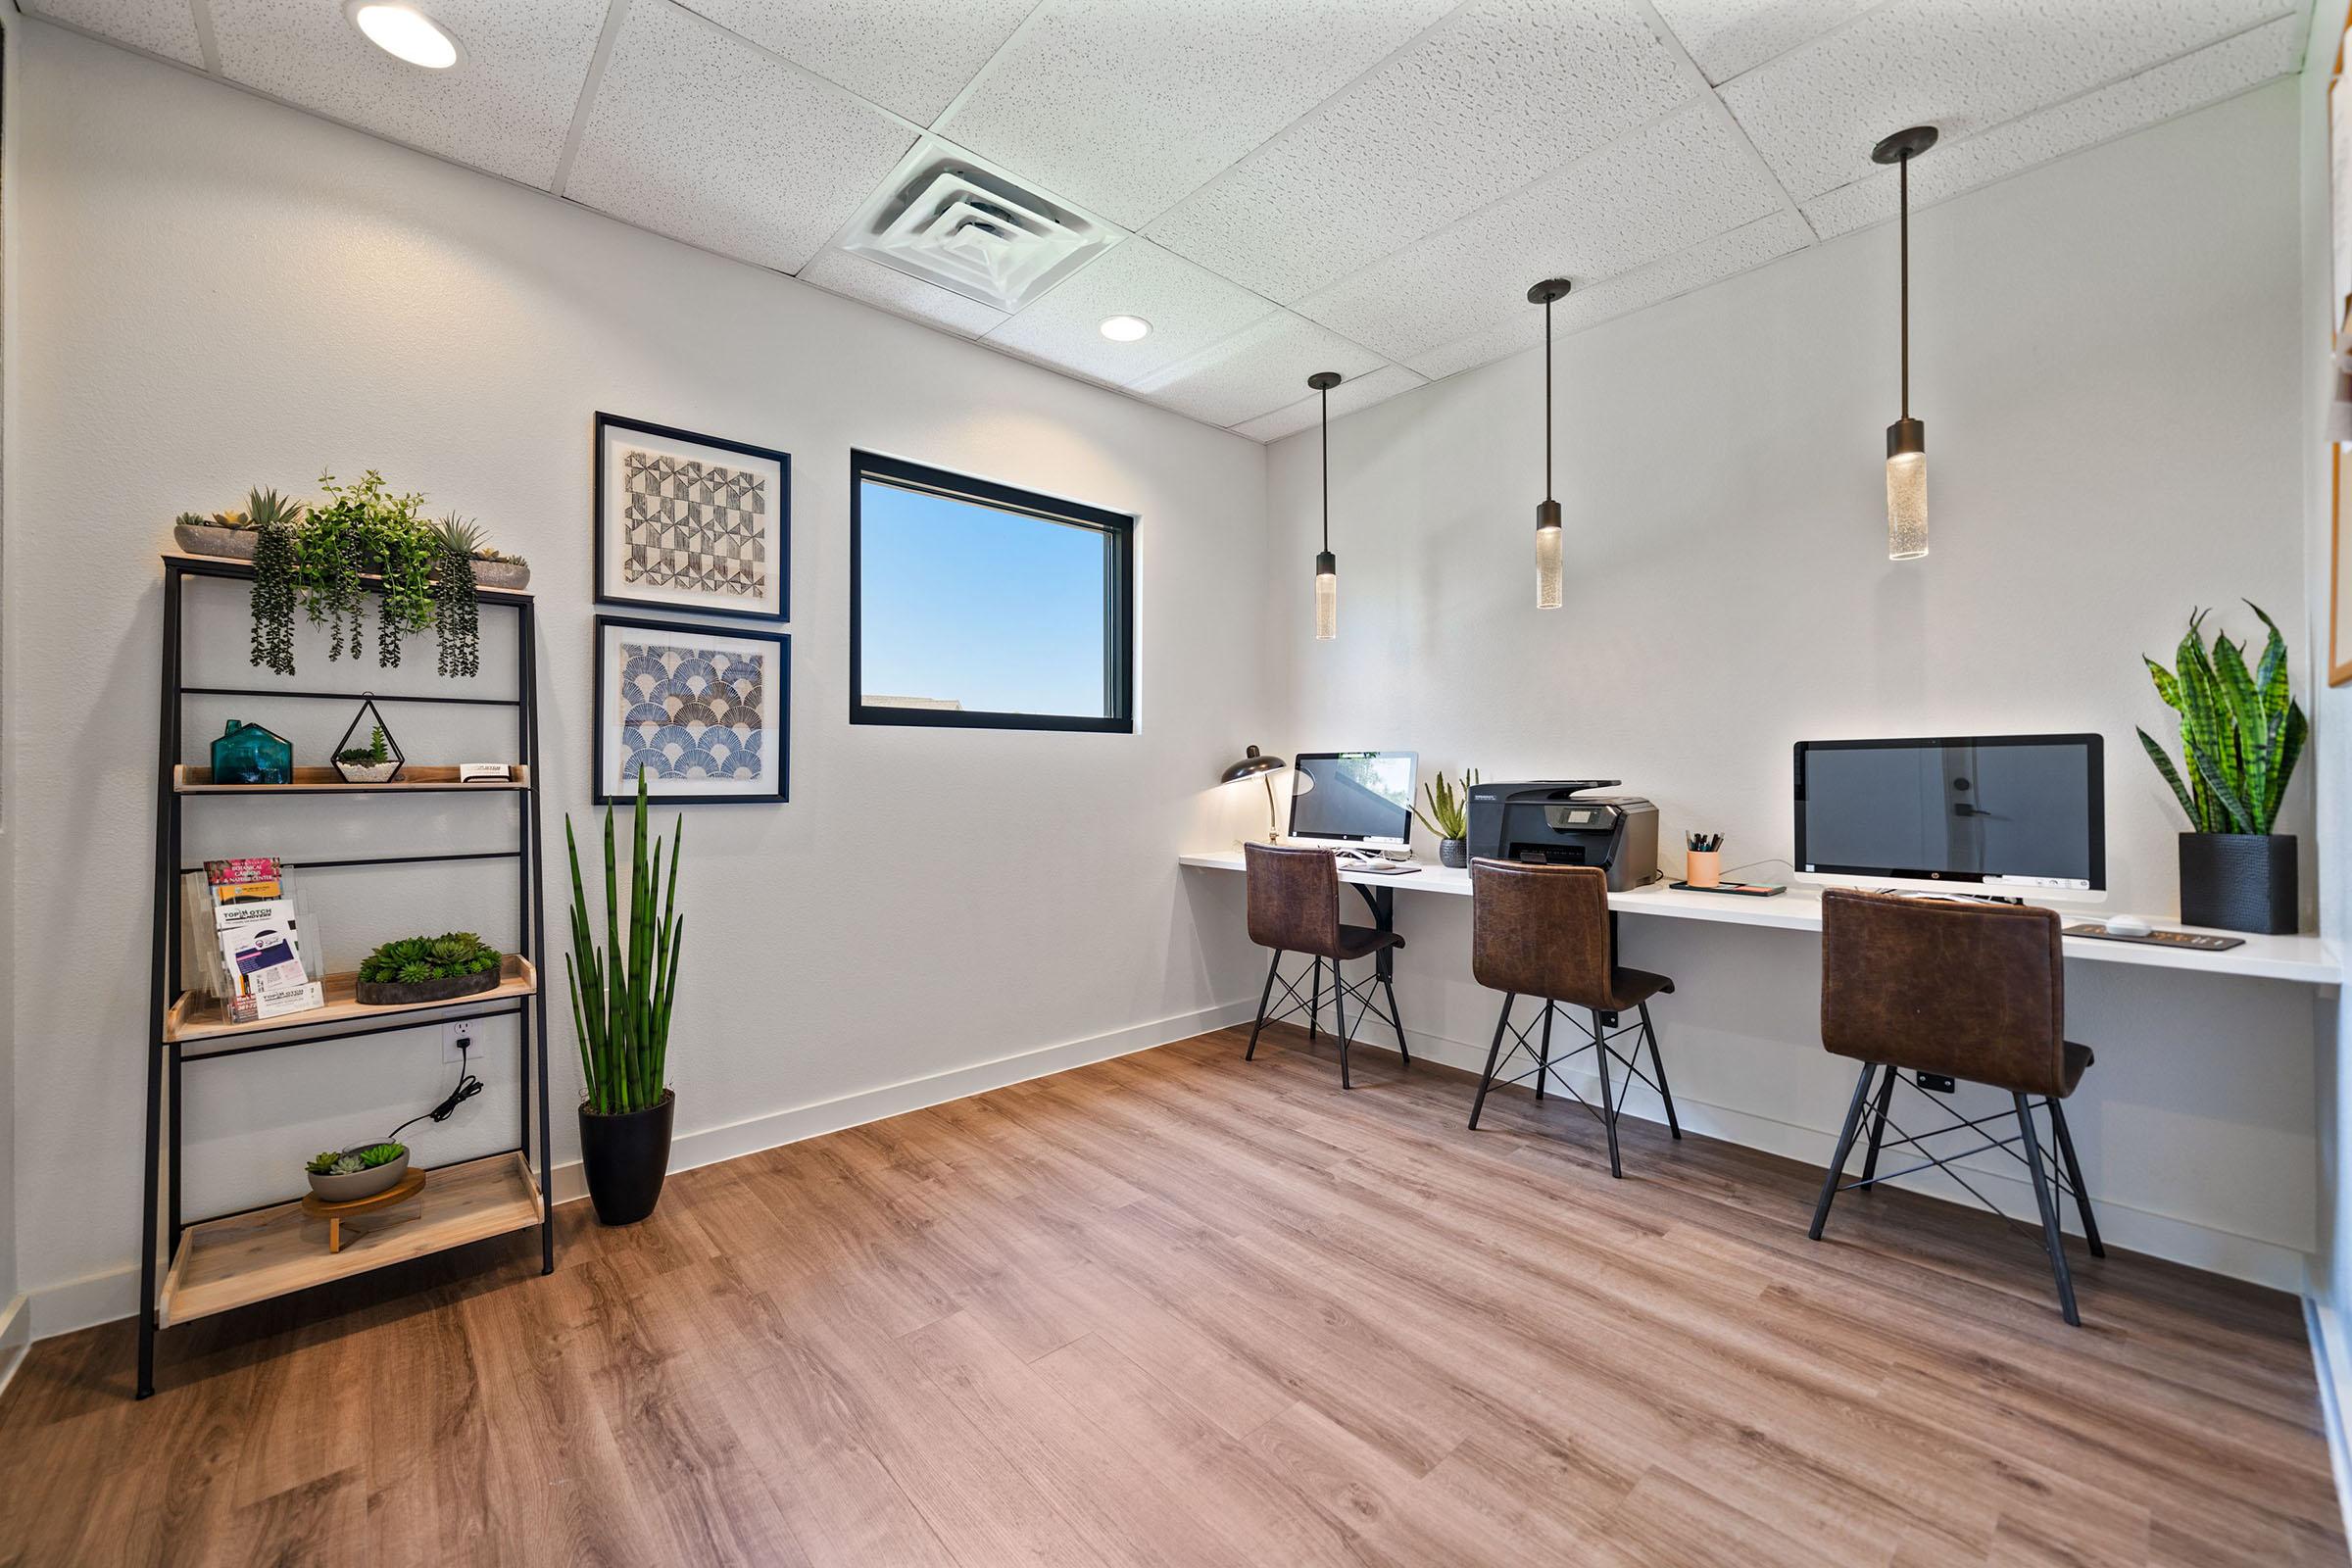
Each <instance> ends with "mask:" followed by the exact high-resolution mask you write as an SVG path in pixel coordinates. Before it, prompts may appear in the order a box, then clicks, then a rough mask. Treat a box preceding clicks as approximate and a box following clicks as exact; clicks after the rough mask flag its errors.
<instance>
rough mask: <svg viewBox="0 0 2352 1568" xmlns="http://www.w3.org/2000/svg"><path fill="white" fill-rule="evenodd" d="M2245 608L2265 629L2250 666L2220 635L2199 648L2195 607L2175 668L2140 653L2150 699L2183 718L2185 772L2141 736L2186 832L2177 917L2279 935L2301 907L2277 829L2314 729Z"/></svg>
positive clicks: (2291, 845) (2288, 845) (2275, 652)
mask: <svg viewBox="0 0 2352 1568" xmlns="http://www.w3.org/2000/svg"><path fill="white" fill-rule="evenodd" d="M2246 608H2247V609H2249V610H2251V611H2253V612H2254V613H2255V614H2256V615H2257V616H2259V617H2260V618H2261V621H2262V623H2263V625H2264V626H2266V627H2268V628H2269V629H2270V640H2269V642H2268V643H2267V644H2266V645H2265V646H2264V648H2263V650H2262V658H2261V659H2260V660H2259V661H2258V662H2256V663H2255V664H2254V666H2253V667H2252V668H2248V667H2247V664H2246V651H2245V645H2244V644H2243V643H2233V642H2231V641H2230V640H2229V638H2228V637H2227V636H2225V635H2224V634H2222V633H2220V632H2216V633H2214V636H2213V646H2212V647H2211V648H2210V649H2208V648H2207V647H2206V645H2205V636H2204V630H2203V623H2204V619H2205V612H2204V611H2201V610H2200V611H2198V612H2196V613H2193V614H2191V615H2190V616H2189V617H2188V631H2187V633H2186V635H2184V636H2182V637H2181V639H2180V651H2179V653H2178V654H2177V655H2176V656H2175V659H2174V662H2173V667H2172V668H2171V669H2167V668H2165V667H2164V666H2163V665H2162V664H2159V663H2157V662H2156V661H2154V660H2153V659H2149V658H2148V657H2147V656H2146V655H2144V654H2143V655H2141V656H2140V662H2142V663H2144V664H2146V665H2147V666H2148V678H2149V679H2151V680H2153V681H2154V682H2155V683H2156V694H2157V695H2158V696H2159V697H2161V698H2163V699H2164V702H2165V706H2167V707H2168V708H2170V709H2172V710H2173V711H2175V712H2177V713H2179V714H2180V755H2181V757H2182V759H2183V762H2184V765H2182V766H2180V767H2176V766H2174V765H2173V760H2172V758H2171V757H2170V756H2169V755H2167V754H2166V752H2165V749H2164V748H2163V747H2162V746H2160V745H2158V744H2157V743H2156V741H2155V739H2154V738H2153V737H2152V736H2150V735H2149V734H2148V732H2147V731H2146V730H2144V729H2143V730H2141V731H2139V743H2140V745H2141V746H2142V747H2144V748H2146V750H2147V754H2148V760H2150V761H2152V762H2154V763H2155V764H2156V771H2158V772H2159V773H2161V774H2163V775H2164V781H2165V782H2166V783H2167V784H2169V785H2171V786H2172V789H2173V797H2174V799H2176V800H2178V801H2179V802H2180V809H2181V810H2182V811H2183V812H2185V813H2186V814H2187V816H2188V820H2189V826H2190V828H2191V831H2189V832H2186V833H2183V834H2181V835H2180V918H2181V919H2182V920H2183V921H2184V922H2186V923H2187V924H2189V925H2205V926H2220V927H2222V928H2223V929H2225V930H2230V931H2258V932H2263V933H2266V934H2270V935H2278V934H2282V933H2287V932H2292V931H2293V930H2295V929H2296V926H2297V925H2298V923H2299V915H2300V908H2299V901H2298V897H2297V891H2298V890H2297V887H2296V872H2295V839H2294V835H2293V834H2291V833H2275V832H2273V831H2272V829H2273V828H2274V827H2275V826H2276V825H2277V823H2278V803H2279V801H2280V800H2281V799H2282V798H2284V796H2285V794H2286V783H2287V780H2288V779H2289V778H2290V777H2292V776H2293V774H2294V771H2295V763H2296V761H2297V760H2299V759H2300V758H2301V757H2302V755H2303V742H2304V739H2305V737H2306V736H2307V735H2308V734H2309V733H2310V726H2309V724H2308V723H2307V722H2306V721H2305V719H2304V716H2303V709H2302V706H2301V705H2300V704H2298V703H2297V702H2296V701H2295V700H2294V698H2293V697H2292V696H2290V695H2289V694H2288V691H2287V672H2286V639H2285V638H2284V637H2282V636H2280V635H2279V634H2278V626H2277V624H2276V623H2274V622H2273V621H2272V619H2271V617H2270V616H2269V615H2266V614H2264V613H2263V612H2262V607H2261V606H2259V605H2256V604H2254V603H2253V602H2252V601H2250V600H2249V601H2248V602H2247V604H2246Z"/></svg>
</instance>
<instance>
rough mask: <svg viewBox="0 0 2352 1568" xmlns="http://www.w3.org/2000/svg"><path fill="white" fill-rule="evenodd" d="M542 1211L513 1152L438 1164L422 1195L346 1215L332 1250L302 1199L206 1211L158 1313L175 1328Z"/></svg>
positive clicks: (182, 1246)
mask: <svg viewBox="0 0 2352 1568" xmlns="http://www.w3.org/2000/svg"><path fill="white" fill-rule="evenodd" d="M539 1220H540V1204H539V1184H538V1183H537V1182H535V1181H533V1180H532V1179H531V1168H530V1165H529V1163H528V1162H527V1161H526V1160H525V1159H524V1158H523V1156H522V1155H521V1154H520V1153H517V1152H512V1151H510V1152H507V1153H504V1154H493V1155H491V1156H490V1157H488V1158H487V1159H475V1160H468V1161H466V1163H465V1164H462V1165H445V1166H443V1167H442V1168H440V1169H439V1170H435V1171H431V1172H428V1173H427V1179H426V1181H425V1184H424V1189H423V1191H421V1192H419V1193H418V1194H417V1196H416V1197H415V1198H414V1199H412V1200H409V1201H405V1202H400V1203H395V1204H392V1205H391V1206H389V1207H387V1208H384V1209H382V1210H379V1211H378V1212H377V1213H375V1214H372V1215H364V1216H355V1217H353V1218H350V1219H347V1220H345V1221H344V1222H343V1231H344V1241H343V1250H341V1251H340V1252H329V1251H328V1250H326V1221H325V1220H323V1219H313V1218H312V1217H310V1216H309V1215H307V1214H305V1213H304V1212H303V1211H302V1202H301V1201H300V1200H299V1199H297V1200H295V1201H291V1202H286V1203H280V1204H278V1205H277V1206H276V1207H274V1208H264V1209H257V1210H255V1211H254V1212H253V1213H250V1214H236V1215H232V1216H230V1217H229V1218H227V1219H215V1220H206V1221H205V1222H204V1223H203V1224H201V1225H191V1226H189V1227H188V1228H187V1230H186V1231H185V1232H183V1233H182V1234H181V1236H180V1239H179V1251H178V1253H177V1254H176V1255H175V1256H173V1258H172V1270H171V1272H170V1273H169V1274H167V1275H166V1276H165V1278H164V1287H163V1291H162V1294H161V1296H160V1297H159V1299H157V1301H156V1321H157V1323H158V1325H159V1326H161V1327H164V1328H170V1327H171V1326H172V1324H174V1323H185V1322H187V1321H189V1320H190V1319H192V1318H199V1317H209V1316H211V1315H212V1314H213V1313H215V1312H226V1311H229V1310H230V1309H232V1308H234V1307H240V1306H250V1305H251V1304H253V1303H254V1302H255V1301H266V1300H268V1299H270V1298H271V1297H275V1296H284V1295H286V1294H288V1293H289V1292H292V1291H301V1290H308V1289H309V1288H310V1287H312V1286H314V1285H323V1284H325V1283H327V1282H328V1281H329V1280H339V1279H343V1278H345V1277H346V1276H348V1275H352V1274H364V1273H366V1272H367V1271H368V1270H369V1269H375V1268H383V1267H386V1266H388V1265H390V1264H393V1263H405V1262H407V1261H408V1260H409V1259H411V1258H415V1257H423V1256H425V1255H426V1254H427V1253H430V1252H442V1251H447V1250H449V1249H450V1248H453V1247H464V1246H465V1245H466V1243H468V1242H478V1241H481V1240H483V1239H484V1238H486V1237H491V1236H503V1235H505V1234H507V1233H508V1232H509V1231H519V1230H525V1229H528V1228H529V1227H531V1226H533V1225H536V1224H538V1223H539Z"/></svg>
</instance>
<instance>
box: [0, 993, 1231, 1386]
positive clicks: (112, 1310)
mask: <svg viewBox="0 0 2352 1568" xmlns="http://www.w3.org/2000/svg"><path fill="white" fill-rule="evenodd" d="M1256 1012H1257V1004H1256V1002H1255V1001H1254V1000H1253V999H1252V1000H1246V1001H1241V1002H1228V1003H1224V1004H1221V1005H1217V1006H1213V1007H1203V1008H1201V1009H1199V1010H1198V1011H1194V1012H1187V1013H1179V1014H1178V1015H1176V1016H1175V1017H1172V1018H1159V1019H1154V1020H1152V1021H1151V1022H1149V1023H1139V1024H1131V1025H1129V1026H1128V1027H1127V1028H1124V1029H1114V1030H1112V1031H1111V1032H1110V1033H1108V1034H1101V1035H1093V1036H1090V1037H1088V1038H1087V1039H1084V1040H1070V1041H1065V1042H1063V1043H1062V1044H1060V1045H1055V1046H1044V1047H1040V1048H1038V1049H1037V1050H1034V1051H1022V1052H1015V1053H1013V1054H1011V1055H1008V1056H999V1057H997V1058H996V1059H995V1060H993V1061H982V1062H974V1063H971V1064H970V1065H968V1066H962V1067H954V1068H950V1069H949V1070H948V1071H946V1072H939V1073H932V1074H930V1075H928V1076H925V1077H921V1078H908V1079H904V1080H902V1081H900V1082H898V1083H895V1084H884V1085H882V1086H881V1087H879V1088H875V1089H864V1090H859V1091H858V1092H857V1093H856V1094H850V1095H843V1096H840V1097H838V1098H836V1099H833V1100H824V1101H818V1102H816V1103H813V1104H808V1105H796V1106H793V1107H791V1108H789V1109H785V1110H776V1111H769V1112H767V1113H766V1114H764V1115H760V1116H752V1117H747V1118H746V1119H744V1120H742V1121H737V1122H729V1123H727V1124H725V1125H723V1126H718V1127H706V1128H702V1129H700V1130H698V1131H695V1132H690V1133H682V1134H680V1135H679V1136H678V1137H677V1139H676V1140H675V1141H674V1142H673V1143H672V1144H671V1145H670V1152H669V1168H670V1169H671V1170H672V1171H681V1170H692V1169H694V1168H695V1167H696V1166H698V1165H711V1164H715V1163H717V1162H718V1161H720V1160H724V1159H735V1158H739V1157H740V1156H742V1155H745V1154H752V1153H757V1152H760V1150H762V1149H774V1148H776V1147H777V1146H779V1145H782V1144H792V1143H798V1142H800V1141H801V1140H802V1139H804V1138H814V1137H817V1136H818V1135H820V1134H823V1133H832V1132H839V1131H841V1130H842V1129H843V1128H845V1127H857V1126H861V1125H863V1124H864V1123H866V1122H869V1121H881V1120H883V1119H884V1118H885V1117H890V1116H900V1115H904V1114H906V1113H907V1111H910V1110H921V1109H922V1108H923V1107H924V1106H926V1105H938V1104H944V1103H947V1102H948V1101H951V1100H961V1099H964V1098H965V1097H966V1096H969V1095H978V1094H985V1093H986V1092H987V1091H989V1090H991V1089H1003V1088H1005V1087H1006V1086H1007V1085H1010V1084H1017V1083H1021V1082H1024V1081H1025V1080H1027V1079H1031V1078H1043V1077H1046V1076H1047V1075H1048V1074H1051V1073H1057V1072H1067V1071H1068V1070H1069V1069H1070V1068H1072V1067H1083V1066H1085V1065H1086V1064H1087V1063H1089V1062H1095V1061H1106V1060H1108V1059H1109V1058H1111V1057H1113V1056H1124V1055H1129V1054H1133V1053H1135V1052H1138V1051H1149V1050H1151V1049H1152V1047H1154V1046H1164V1045H1168V1044H1170V1043H1171V1042H1173V1041H1178V1040H1189V1039H1191V1038H1192V1037H1193V1036H1194V1035H1198V1034H1205V1033H1207V1032H1208V1031H1209V1030H1211V1029H1223V1028H1225V1027H1227V1026H1228V1025H1230V1024H1236V1023H1247V1022H1249V1021H1250V1018H1252V1017H1253V1016H1255V1015H1256ZM550 1191H551V1192H552V1193H553V1195H554V1199H555V1201H557V1202H559V1203H568V1202H572V1201H577V1200H579V1199H582V1198H585V1197H587V1196H588V1189H587V1185H586V1183H585V1181H584V1180H583V1179H582V1177H581V1174H580V1162H579V1161H578V1160H576V1159H575V1160H570V1161H567V1162H565V1163H564V1164H560V1165H558V1166H557V1167H556V1171H555V1181H554V1182H553V1184H552V1185H551V1188H550ZM18 1301H19V1303H20V1304H23V1305H25V1307H26V1308H27V1310H26V1312H25V1314H24V1315H25V1316H27V1317H28V1318H29V1319H30V1333H29V1336H28V1338H29V1339H35V1340H46V1339H51V1338H54V1337H55V1336H57V1335H60V1334H71V1333H72V1332H73V1331H74V1330H75V1329H85V1328H89V1327H90V1326H92V1325H93V1324H98V1323H110V1322H113V1321H115V1320H116V1319H118V1318H125V1317H129V1316H131V1315H132V1314H133V1313H135V1312H136V1311H137V1310H138V1301H139V1271H138V1268H137V1266H136V1265H135V1264H126V1265H124V1266H123V1267H122V1268H114V1269H107V1270H105V1271H103V1272H101V1273H97V1274H90V1275H85V1276H84V1277H82V1278H80V1279H77V1280H67V1281H64V1282H63V1283H61V1284H57V1285H51V1286H46V1287H43V1288H41V1289H39V1290H35V1291H32V1292H30V1293H28V1295H27V1296H26V1297H20V1298H19V1299H18ZM12 1310H13V1309H12ZM0 1343H4V1342H0Z"/></svg>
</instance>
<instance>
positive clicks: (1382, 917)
mask: <svg viewBox="0 0 2352 1568" xmlns="http://www.w3.org/2000/svg"><path fill="white" fill-rule="evenodd" d="M1178 861H1179V863H1181V864H1184V865H1189V866H1193V867H1196V868H1198V869H1200V870H1204V871H1239V870H1241V869H1242V852H1241V851H1240V850H1238V849H1237V850H1222V851H1218V852H1216V853H1214V854H1208V855H1185V856H1179V857H1178ZM1414 863H1415V864H1416V865H1418V866H1419V867H1420V869H1418V870H1415V871H1410V872H1406V873H1405V874H1403V875H1401V876H1397V875H1383V874H1381V873H1379V872H1376V871H1350V870H1348V869H1347V868H1345V867H1343V868H1342V869H1341V871H1340V880H1341V881H1343V882H1351V883H1353V884H1355V886H1356V887H1357V888H1358V890H1360V891H1361V892H1362V893H1363V895H1364V898H1365V900H1366V902H1368V903H1369V904H1370V905H1371V906H1372V911H1373V915H1374V918H1375V919H1376V920H1379V921H1380V922H1381V923H1382V928H1383V929H1387V921H1388V919H1389V914H1390V906H1391V904H1392V903H1393V901H1392V900H1391V899H1390V898H1388V897H1386V895H1389V894H1392V893H1434V894H1440V895H1450V896H1452V897H1454V898H1465V899H1466V898H1468V897H1469V896H1470V873H1469V872H1468V871H1457V870H1454V869H1452V868H1451V867H1448V866H1443V865H1437V864H1433V863H1427V862H1423V861H1415V862H1414ZM1609 907H1610V909H1612V910H1614V911H1616V912H1618V913H1620V914H1643V915H1653V916H1657V917H1660V918H1663V919H1669V920H1712V921H1715V922H1718V923H1720V924H1724V925H1755V926H1767V927H1774V928H1777V929H1780V930H1783V931H1819V930H1820V929H1821V896H1820V894H1819V893H1818V891H1816V890H1813V889H1810V888H1804V887H1793V888H1790V889H1789V891H1788V892H1787V893H1784V894H1782V895H1781V896H1780V897H1778V898H1772V899H1757V898H1746V897H1742V896H1740V895H1739V894H1736V893H1696V892H1686V891H1684V890H1681V889H1677V888H1672V887H1668V886H1667V885H1666V884H1665V883H1664V882H1652V883H1650V884H1649V885H1648V886H1647V887H1642V888H1635V889H1632V890H1631V891H1629V892H1625V893H1612V894H1610V895H1609ZM2061 912H2063V911H2061ZM2081 918H2087V919H2097V918H2099V915H2098V914H2097V913H2089V914H2085V915H2083V916H2081ZM2150 923H2152V924H2156V925H2160V926H2163V927H2165V928H2166V929H2177V930H2183V931H2194V930H2198V929H2200V928H2199V927H2196V926H2182V925H2180V924H2179V922H2177V921H2172V920H2157V919H2155V918H2154V917H2152V916H2151V917H2150ZM2215 934H2216V935H2219V936H2234V937H2243V938H2244V939H2245V946H2243V947H2238V948H2231V949H2229V951H2228V952H2226V953H2195V952H2184V951H2182V950H2180V949H2178V948H2161V947H2151V946H2148V945H2145V944H2141V943H2134V942H2109V941H2104V940H2101V939H2099V938H2096V937H2068V938H2066V939H2065V943H2066V956H2068V957H2069V958H2080V959H2082V960H2083V961H2084V962H2088V963H2123V964H2137V965H2139V966H2141V967H2143V968H2151V969H2184V970H2188V971H2190V972H2192V973H2197V974H2226V975H2237V976H2241V977H2244V978H2247V979H2255V980H2292V981H2298V982H2300V983H2302V984H2304V985H2334V984H2335V983H2337V982H2338V981H2339V980H2341V979H2342V978H2343V965H2342V962H2341V960H2340V959H2339V958H2338V956H2337V955H2336V950H2335V944H2334V943H2332V942H2328V941H2326V940H2324V939H2323V938H2320V937H2316V936H2291V937H2266V936H2256V935H2254V934H2252V933H2250V932H2243V931H2222V932H2217V933H2215Z"/></svg>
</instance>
